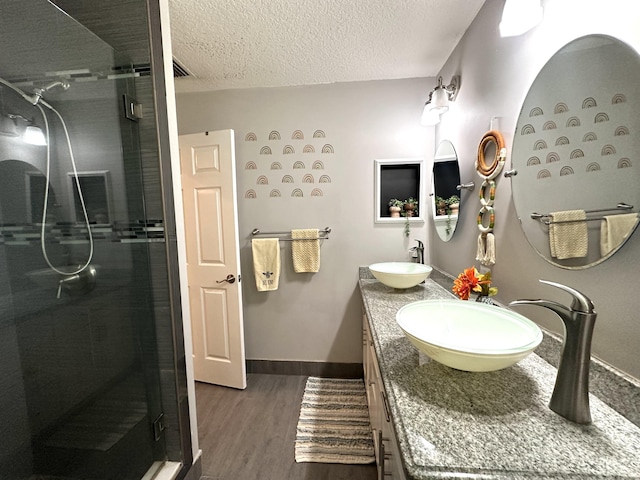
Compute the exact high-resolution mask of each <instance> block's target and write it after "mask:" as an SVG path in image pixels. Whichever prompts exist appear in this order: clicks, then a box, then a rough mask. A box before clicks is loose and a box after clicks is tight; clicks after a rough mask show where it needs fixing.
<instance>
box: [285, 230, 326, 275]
mask: <svg viewBox="0 0 640 480" xmlns="http://www.w3.org/2000/svg"><path fill="white" fill-rule="evenodd" d="M318 234H319V232H318V229H317V228H304V229H298V230H291V238H292V239H293V241H292V242H291V243H292V245H291V257H292V260H293V269H294V270H295V272H296V273H304V272H317V271H318V270H320V240H319V237H318ZM305 238H306V239H311V240H296V239H305Z"/></svg>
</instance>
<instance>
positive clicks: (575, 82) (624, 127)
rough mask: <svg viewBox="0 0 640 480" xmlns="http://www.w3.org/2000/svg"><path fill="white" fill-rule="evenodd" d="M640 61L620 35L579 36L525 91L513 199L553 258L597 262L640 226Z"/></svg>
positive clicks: (565, 262) (575, 263)
mask: <svg viewBox="0 0 640 480" xmlns="http://www.w3.org/2000/svg"><path fill="white" fill-rule="evenodd" d="M639 60H640V57H639V56H638V54H637V52H636V51H635V50H634V49H632V48H631V47H629V46H628V45H626V44H624V43H622V42H620V41H619V40H617V39H615V38H613V37H609V36H604V35H590V36H586V37H581V38H578V39H577V40H574V41H572V42H570V43H569V44H567V45H565V46H564V47H563V48H561V49H560V50H559V51H558V52H557V53H556V54H555V55H554V56H553V57H552V58H551V59H550V60H549V61H548V62H547V64H546V65H545V66H544V67H543V68H542V70H541V71H540V73H539V74H538V76H537V77H536V79H535V81H534V82H533V84H532V86H531V88H530V89H529V92H528V94H527V96H526V98H525V101H524V104H523V106H522V109H521V111H520V116H519V117H518V123H517V126H516V132H515V134H514V141H513V151H512V155H511V162H512V166H513V168H514V169H515V170H517V172H518V174H517V176H513V177H511V181H512V189H513V200H514V204H515V207H516V211H517V214H518V217H519V219H520V223H521V225H522V229H523V231H524V234H525V236H526V237H527V240H528V241H529V243H530V244H531V246H532V247H533V248H534V249H535V250H536V251H537V252H538V253H539V254H540V255H541V256H542V257H543V258H545V259H546V260H547V261H549V262H550V263H552V264H553V265H556V266H558V267H562V268H567V269H581V268H587V267H591V266H593V265H597V264H598V263H600V262H602V261H604V260H606V259H607V258H609V257H610V256H611V255H613V254H614V253H615V252H616V251H617V250H619V249H620V247H621V246H622V245H623V244H624V242H625V241H626V240H627V239H628V238H629V237H630V236H631V234H632V233H633V231H634V230H635V228H636V225H637V224H638V214H637V212H638V207H639V206H640V188H639V185H640V115H638V111H639V108H640V82H638V78H640V61H639Z"/></svg>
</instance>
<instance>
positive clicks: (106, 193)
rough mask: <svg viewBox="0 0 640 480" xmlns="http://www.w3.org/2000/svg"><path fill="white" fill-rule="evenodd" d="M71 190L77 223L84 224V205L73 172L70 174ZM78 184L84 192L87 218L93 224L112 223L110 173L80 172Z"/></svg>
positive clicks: (106, 171)
mask: <svg viewBox="0 0 640 480" xmlns="http://www.w3.org/2000/svg"><path fill="white" fill-rule="evenodd" d="M67 175H68V177H67V178H68V182H69V189H70V190H71V192H73V206H74V210H75V221H76V222H84V213H83V211H82V203H81V201H80V195H79V193H78V186H77V184H76V178H75V175H74V173H73V172H68V173H67ZM78 182H79V183H80V189H81V190H82V198H83V199H84V204H85V208H86V209H87V216H88V217H89V222H91V223H111V195H110V187H109V185H110V183H109V171H108V170H103V171H98V172H78Z"/></svg>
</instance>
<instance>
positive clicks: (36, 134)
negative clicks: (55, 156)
mask: <svg viewBox="0 0 640 480" xmlns="http://www.w3.org/2000/svg"><path fill="white" fill-rule="evenodd" d="M22 139H23V140H24V141H25V142H26V143H28V144H30V145H40V146H41V145H46V144H47V139H46V138H44V133H42V129H41V128H40V127H36V126H35V125H28V126H27V128H26V129H25V131H24V135H23V136H22Z"/></svg>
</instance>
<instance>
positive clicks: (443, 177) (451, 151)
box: [431, 140, 460, 242]
mask: <svg viewBox="0 0 640 480" xmlns="http://www.w3.org/2000/svg"><path fill="white" fill-rule="evenodd" d="M458 185H460V167H459V165H458V155H457V154H456V150H455V148H454V147H453V144H452V143H451V142H450V141H449V140H443V141H442V142H441V143H440V145H438V148H437V150H436V154H435V158H434V159H433V197H432V199H433V200H432V202H431V208H432V212H433V222H434V225H435V228H436V232H438V236H439V237H440V239H441V240H442V241H444V242H448V241H449V240H451V237H453V234H454V232H455V231H456V225H457V223H458V212H459V209H460V192H459V191H458V190H457V186H458Z"/></svg>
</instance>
